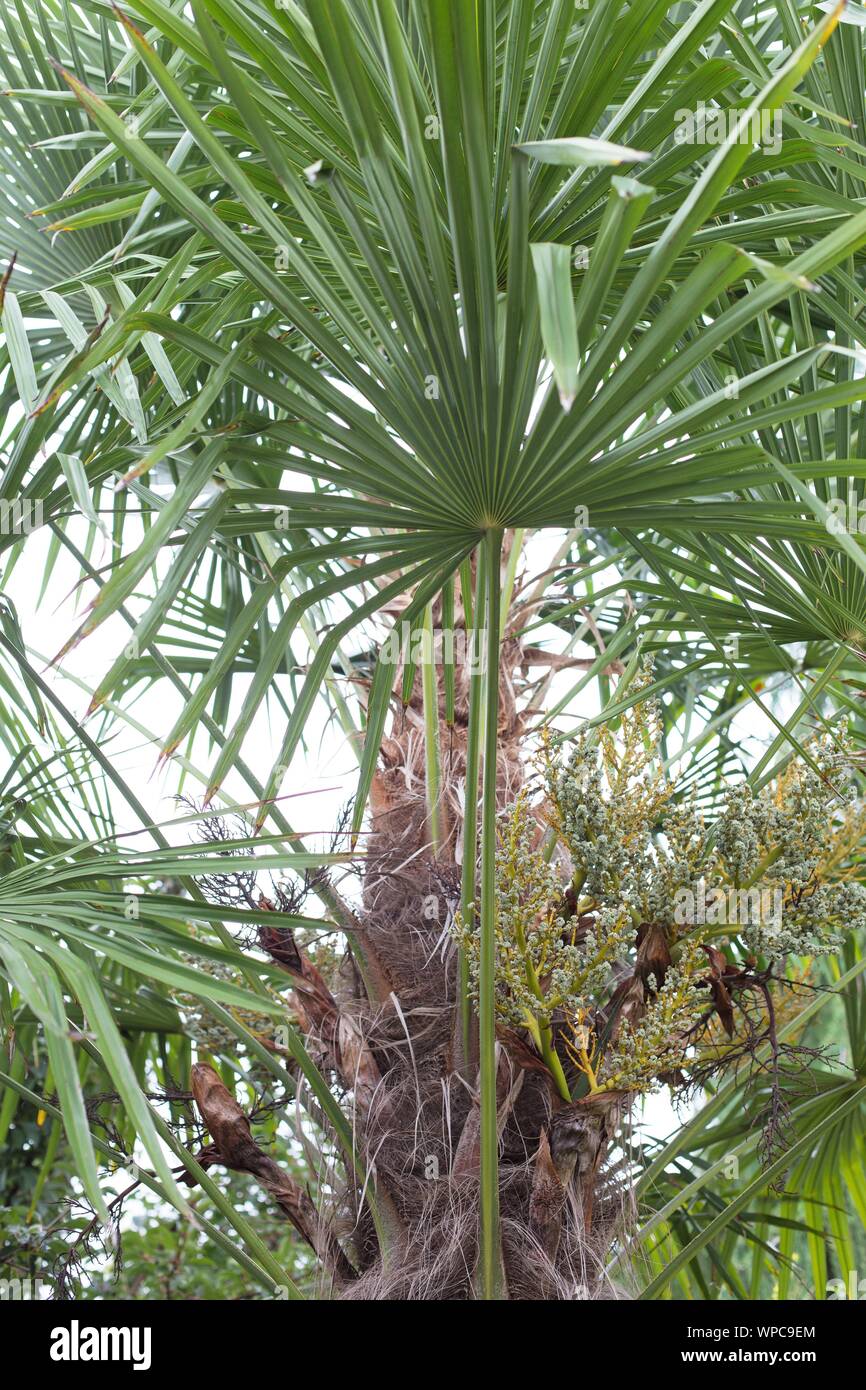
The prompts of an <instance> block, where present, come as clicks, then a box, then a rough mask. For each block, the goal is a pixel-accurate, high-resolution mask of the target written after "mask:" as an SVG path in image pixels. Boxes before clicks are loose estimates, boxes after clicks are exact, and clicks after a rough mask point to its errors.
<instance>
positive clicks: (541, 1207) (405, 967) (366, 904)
mask: <svg viewBox="0 0 866 1390" xmlns="http://www.w3.org/2000/svg"><path fill="white" fill-rule="evenodd" d="M490 556H496V549H495V548H494V547H493V546H491V547H490V551H489V554H488V570H487V575H488V581H490V567H489V558H490ZM494 563H495V565H496V570H497V571H498V569H499V563H498V560H495V561H494ZM498 578H499V576H498V573H496V574H495V575H494V576H493V581H492V582H488V584H487V594H488V605H487V606H488V611H490V610H491V609H492V610H493V612H494V624H493V627H494V634H495V630H496V629H497V627H498V623H497V621H496V618H497V617H498V601H499V598H498V595H499V583H498ZM482 597H483V596H482ZM477 598H478V595H477V594H476V600H477ZM433 620H434V624H435V625H436V626H437V627H438V625H439V623H440V621H441V612H440V609H439V606H438V605H437V606H436V607H435V608H434V613H433ZM455 623H456V626H457V628H458V631H459V633H461V634H462V635H463V637H465V633H466V627H465V621H464V614H463V609H462V605H461V604H460V603H459V602H458V604H457V611H456V614H455ZM494 642H495V644H496V646H497V647H498V649H499V655H500V660H499V662H498V663H494V662H491V663H490V673H491V675H493V676H494V679H493V680H491V679H488V680H487V693H488V700H487V713H486V718H487V726H486V730H485V738H484V744H485V755H486V762H487V773H486V776H485V777H484V795H483V797H482V798H481V800H482V803H483V804H482V808H481V809H482V833H481V837H480V839H481V853H480V854H479V855H478V856H476V855H475V854H474V853H473V854H472V858H473V859H476V858H477V863H476V864H475V873H474V875H473V873H472V865H471V864H470V863H467V862H464V844H465V842H466V841H468V843H469V844H470V846H474V844H475V840H476V836H475V834H474V826H473V825H472V823H471V822H470V830H471V831H472V832H473V833H471V834H468V835H465V834H464V809H465V805H466V787H467V769H468V770H469V782H470V783H471V781H472V773H473V770H474V769H475V765H476V759H475V756H474V750H473V741H474V740H475V741H477V738H478V732H477V731H474V732H471V731H470V709H471V708H472V707H473V706H474V708H475V709H478V707H479V705H480V701H479V700H478V699H477V698H476V699H475V700H474V701H473V699H472V665H471V663H469V662H462V663H460V664H457V665H456V669H455V688H454V698H453V719H452V720H449V719H448V718H447V713H448V703H449V702H448V701H447V699H446V693H445V682H444V680H443V673H442V669H441V667H437V685H436V692H437V697H438V703H439V709H438V723H439V727H438V736H439V737H438V744H439V748H440V750H441V766H440V768H439V773H438V778H439V796H438V804H437V805H436V806H435V808H434V809H435V822H436V825H437V827H438V834H437V835H436V837H435V839H433V838H432V837H431V833H430V824H431V807H430V804H429V798H428V795H427V781H426V779H427V777H428V775H429V769H430V759H429V757H428V756H427V749H426V745H425V708H424V689H423V685H424V682H423V678H422V675H423V673H421V672H416V675H415V681H414V686H413V689H412V693H411V697H410V699H409V700H408V702H407V703H406V704H405V706H404V705H402V703H400V701H399V692H400V689H401V686H402V672H398V675H397V681H396V683H395V687H394V689H395V697H396V699H395V704H396V705H397V709H396V713H395V715H394V717H393V720H392V726H391V728H390V730H389V732H388V734H387V736H386V737H385V739H384V740H383V742H382V748H381V767H380V768H379V769H378V771H377V773H376V776H375V779H374V782H373V786H372V790H371V798H370V803H371V833H370V835H369V837H368V840H367V851H366V856H365V860H364V866H365V867H364V878H363V895H362V908H361V911H360V913H359V915H358V921H357V923H356V925H355V935H356V936H357V939H358V941H359V943H360V945H361V947H362V949H363V951H364V954H365V957H366V960H367V963H368V966H369V967H370V968H371V969H372V971H373V973H374V976H375V979H376V980H377V982H378V986H377V989H378V995H377V997H375V998H373V997H371V995H370V992H369V991H368V990H367V989H365V988H364V986H363V983H362V980H361V976H360V973H359V972H358V971H357V970H352V969H348V970H344V971H343V972H341V976H340V979H339V980H338V981H336V982H335V981H331V982H330V983H329V982H326V981H325V979H324V978H323V977H322V975H321V973H320V972H319V970H318V969H317V968H316V966H315V965H314V963H313V962H312V960H310V959H309V958H308V957H307V956H306V955H305V954H304V953H303V951H301V950H300V949H299V948H298V946H297V945H296V943H295V941H294V939H293V938H292V935H291V933H290V931H289V930H288V929H285V928H281V927H280V926H279V917H278V916H277V915H275V919H274V927H273V928H269V929H267V930H262V932H261V934H260V940H261V944H262V945H263V946H264V948H265V949H266V950H267V951H268V952H269V953H270V955H271V956H272V958H273V959H275V960H276V961H278V962H279V963H280V965H281V966H282V967H283V968H284V969H286V970H287V971H288V972H289V973H290V974H291V975H292V978H293V981H294V987H295V1007H296V1011H297V1015H298V1017H299V1019H300V1021H301V1023H302V1026H303V1028H304V1030H305V1032H306V1033H307V1036H308V1039H309V1046H310V1047H311V1049H312V1050H313V1052H314V1055H315V1056H316V1057H317V1060H318V1061H319V1063H320V1065H321V1066H322V1068H323V1070H325V1071H326V1072H327V1073H329V1074H330V1076H331V1077H332V1079H333V1081H334V1082H335V1083H336V1085H337V1086H338V1087H340V1088H341V1089H342V1090H343V1091H344V1092H345V1093H346V1094H347V1096H348V1097H349V1102H348V1105H347V1112H348V1111H351V1117H352V1120H353V1123H354V1127H355V1132H356V1136H357V1139H356V1142H357V1146H358V1150H359V1152H360V1155H361V1158H362V1161H363V1162H364V1164H366V1165H367V1166H368V1168H369V1170H370V1172H371V1175H372V1177H373V1181H374V1185H375V1192H376V1194H377V1197H378V1199H379V1200H384V1201H385V1202H386V1203H387V1204H388V1206H389V1209H390V1210H391V1211H392V1213H393V1214H394V1216H395V1218H396V1220H395V1222H394V1224H393V1225H392V1231H393V1230H395V1229H396V1230H397V1235H396V1239H395V1240H394V1241H393V1242H392V1243H391V1245H390V1248H389V1249H388V1250H387V1251H385V1250H383V1248H382V1242H381V1240H379V1239H377V1237H376V1234H375V1232H374V1230H373V1226H372V1222H371V1221H370V1219H369V1215H368V1213H367V1211H366V1209H365V1208H364V1207H363V1204H359V1210H357V1211H355V1212H354V1218H355V1221H356V1225H355V1229H354V1231H353V1233H352V1235H351V1236H349V1237H348V1238H346V1237H344V1244H343V1246H342V1247H341V1246H340V1245H339V1244H338V1242H337V1241H336V1239H335V1238H334V1236H333V1235H332V1234H331V1231H330V1230H329V1229H328V1222H327V1221H325V1220H320V1223H319V1224H317V1223H315V1222H313V1221H312V1220H311V1212H310V1204H309V1202H305V1201H303V1195H302V1194H301V1193H299V1192H290V1191H288V1190H287V1189H288V1187H291V1183H289V1182H287V1181H283V1182H282V1183H280V1182H279V1181H277V1178H276V1176H275V1174H274V1172H273V1165H265V1167H266V1171H265V1167H263V1159H262V1156H261V1155H260V1153H259V1152H258V1151H257V1150H255V1146H253V1148H252V1150H250V1151H249V1152H247V1148H248V1145H247V1130H248V1127H247V1129H246V1130H245V1129H244V1124H243V1117H242V1116H241V1117H240V1120H238V1119H237V1117H235V1129H236V1128H237V1125H240V1130H241V1134H242V1138H243V1140H244V1143H243V1145H242V1146H241V1158H240V1159H239V1157H238V1153H237V1152H234V1153H233V1154H231V1155H230V1154H228V1153H227V1154H226V1155H225V1161H226V1162H227V1163H228V1166H231V1167H238V1166H241V1167H243V1166H244V1162H245V1161H246V1160H249V1162H248V1164H247V1167H246V1171H249V1172H250V1173H251V1174H252V1175H254V1176H255V1177H256V1178H257V1179H258V1180H259V1181H260V1182H262V1183H264V1185H265V1186H266V1187H268V1188H269V1190H271V1191H272V1192H273V1193H274V1195H275V1199H276V1200H277V1202H278V1203H279V1205H280V1206H281V1208H282V1209H283V1210H284V1211H286V1212H287V1214H288V1215H289V1217H290V1219H292V1220H293V1221H294V1224H295V1225H296V1228H297V1229H298V1230H299V1232H300V1233H301V1235H302V1236H303V1238H304V1239H305V1240H306V1241H307V1242H308V1244H309V1245H310V1246H311V1248H312V1249H314V1250H315V1251H316V1253H317V1255H319V1257H320V1259H321V1262H322V1266H323V1270H324V1271H325V1273H326V1274H327V1276H328V1279H329V1281H331V1286H332V1288H333V1290H334V1292H335V1293H336V1296H338V1297H340V1298H360V1299H378V1298H387V1299H398V1300H416V1299H434V1300H435V1299H458V1300H459V1299H472V1298H476V1297H505V1298H517V1299H545V1300H547V1299H551V1298H553V1299H558V1298H561V1299H574V1298H579V1297H599V1296H611V1289H610V1288H609V1287H608V1286H607V1285H606V1282H605V1278H604V1273H603V1266H604V1256H605V1253H606V1250H607V1248H608V1247H609V1245H610V1242H611V1239H612V1237H613V1235H614V1233H615V1230H616V1228H617V1221H618V1219H619V1213H620V1206H619V1202H618V1199H617V1198H616V1196H615V1194H614V1192H613V1191H609V1190H608V1185H607V1183H606V1181H605V1177H604V1161H605V1157H606V1155H607V1152H608V1146H609V1143H610V1138H611V1135H612V1132H613V1129H614V1127H615V1125H616V1123H617V1120H618V1118H619V1103H618V1099H617V1097H615V1096H610V1095H605V1096H604V1097H601V1098H597V1099H594V1098H592V1097H587V1098H584V1099H581V1100H578V1101H575V1102H572V1101H566V1100H565V1099H564V1098H563V1096H562V1094H561V1087H558V1086H557V1084H556V1081H555V1079H554V1076H553V1075H552V1074H551V1071H550V1069H549V1067H548V1066H547V1065H546V1064H545V1061H544V1060H543V1058H542V1056H541V1055H539V1053H538V1051H537V1050H536V1049H535V1048H534V1047H533V1045H532V1043H531V1041H530V1040H529V1039H528V1037H524V1036H523V1035H521V1034H519V1033H517V1032H514V1031H511V1030H509V1029H506V1028H503V1027H502V1026H501V1025H500V1024H497V1022H496V1020H495V1016H494V1012H493V991H494V988H495V979H494V977H493V976H494V971H495V954H494V953H495V920H494V909H495V883H494V881H493V857H492V849H493V847H494V845H495V817H496V814H497V812H498V811H501V810H502V809H503V808H505V807H508V806H510V805H512V804H513V802H514V799H515V797H516V796H517V793H518V792H519V790H520V788H521V787H522V786H523V783H524V779H525V766H524V757H523V750H522V742H523V735H524V722H523V719H522V717H521V714H520V711H519V709H518V702H517V698H516V694H515V691H516V689H517V688H518V686H519V685H520V673H521V670H524V671H525V667H526V660H527V655H526V652H525V650H524V647H523V645H522V643H521V641H520V639H519V637H518V636H515V635H514V633H513V632H512V631H511V629H510V627H509V626H508V625H506V630H505V633H504V635H503V639H502V641H501V645H500V644H499V642H498V638H497V636H496V635H494ZM462 650H470V648H469V646H468V644H467V645H466V646H465V647H463V648H462ZM489 660H490V655H489V652H488V661H489ZM476 694H477V692H476ZM429 698H430V690H429V684H428V690H427V699H428V710H427V718H428V728H427V736H428V737H429ZM470 797H471V793H470ZM485 846H486V847H487V854H486V857H485ZM485 872H486V875H487V879H486V881H483V878H484V873H485ZM469 885H472V887H469ZM467 889H468V890H469V891H468V893H467ZM479 889H480V899H481V901H480V906H479V907H477V910H478V911H479V913H480V915H481V917H482V924H481V925H482V937H483V936H484V934H485V932H486V937H487V939H486V941H485V942H484V946H485V947H486V949H487V957H486V962H484V963H483V965H482V978H481V981H480V990H479V993H480V998H481V1008H480V1010H479V1011H478V1012H480V1019H479V1017H478V1016H477V1013H476V1011H475V1010H474V1009H473V1008H472V1006H471V1005H470V1006H469V1009H468V1010H467V1001H466V997H465V991H466V988H467V984H466V973H465V971H464V970H463V969H462V962H461V960H460V953H459V951H458V949H457V947H456V946H455V944H454V942H453V940H452V938H451V936H450V934H449V924H450V923H451V922H452V921H453V918H454V915H455V913H457V912H458V910H459V909H460V906H461V890H462V895H463V899H464V909H465V907H466V898H467V896H469V897H475V898H476V899H477V898H478V896H479V891H478V890H479ZM473 909H474V910H475V909H476V905H473ZM485 915H486V921H485V920H484V919H485ZM482 949H484V947H483V948H482ZM485 970H486V972H487V973H486V978H485V977H484V972H485ZM485 998H486V1001H487V1002H486V1005H485ZM467 1017H468V1020H469V1026H468V1028H467V1026H466V1019H467ZM479 1025H480V1026H479ZM202 1075H203V1074H201V1073H200V1074H199V1078H198V1082H197V1086H196V1096H197V1100H198V1103H199V1108H200V1109H201V1111H202V1114H203V1116H204V1118H205V1120H206V1122H207V1123H208V1128H209V1130H210V1132H211V1134H212V1135H213V1136H214V1137H215V1136H216V1130H215V1127H214V1126H215V1124H217V1125H219V1123H221V1122H222V1123H223V1126H224V1116H223V1115H222V1112H221V1111H220V1109H219V1107H215V1106H214V1105H210V1107H209V1104H208V1098H207V1097H208V1094H209V1092H208V1086H206V1085H205V1084H204V1081H203V1080H202ZM577 1079H578V1078H577V1074H576V1073H572V1074H571V1081H572V1082H573V1083H575V1084H576V1083H577ZM217 1081H218V1079H217ZM208 1084H209V1085H210V1094H212V1095H214V1096H217V1097H218V1099H219V1101H220V1105H221V1106H222V1107H224V1106H225V1096H224V1095H222V1092H221V1090H220V1088H219V1086H218V1085H217V1084H215V1083H214V1078H213V1077H210V1078H209V1079H208ZM223 1089H224V1088H223ZM210 1111H213V1112H214V1113H210ZM233 1132H234V1131H233ZM223 1147H224V1145H223V1144H221V1143H220V1141H219V1140H217V1145H216V1148H217V1153H219V1151H221V1149H222V1148H223ZM236 1147H237V1146H235V1148H236ZM491 1150H492V1158H493V1165H492V1169H493V1171H492V1174H491V1172H490V1171H489V1168H488V1172H487V1174H486V1175H485V1171H484V1168H485V1161H486V1162H487V1163H488V1165H490V1157H491ZM244 1155H246V1158H244ZM250 1155H252V1156H250ZM485 1155H486V1157H485ZM209 1157H210V1161H211V1162H218V1161H220V1160H219V1157H218V1156H214V1155H213V1154H211V1155H209ZM485 1177H486V1182H485ZM491 1181H492V1198H493V1200H492V1201H491V1194H490V1185H491ZM354 1198H355V1200H356V1201H358V1200H359V1193H358V1192H357V1191H355V1193H354ZM343 1224H344V1225H345V1224H346V1223H345V1222H344V1223H343Z"/></svg>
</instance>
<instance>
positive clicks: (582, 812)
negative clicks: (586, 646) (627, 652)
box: [454, 664, 866, 1098]
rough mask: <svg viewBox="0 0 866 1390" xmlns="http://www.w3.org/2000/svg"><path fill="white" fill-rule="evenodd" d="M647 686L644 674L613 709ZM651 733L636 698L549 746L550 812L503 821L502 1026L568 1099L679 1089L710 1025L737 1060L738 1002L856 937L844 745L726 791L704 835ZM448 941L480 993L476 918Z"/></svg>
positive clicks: (853, 839) (857, 839)
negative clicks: (525, 1036)
mask: <svg viewBox="0 0 866 1390" xmlns="http://www.w3.org/2000/svg"><path fill="white" fill-rule="evenodd" d="M651 680H652V669H651V667H650V666H649V665H647V664H645V665H644V666H643V668H642V669H641V671H640V674H639V676H638V678H637V680H636V681H635V682H634V683H633V685H632V687H631V689H630V690H628V691H623V692H622V693H623V696H624V697H625V696H631V697H640V695H641V691H643V690H644V689H645V688H646V686H647V685H648V684H649V683H650V681H651ZM660 729H661V720H660V712H659V709H658V707H657V705H656V704H655V703H654V702H653V700H652V699H648V698H643V699H640V698H638V699H637V700H636V702H635V703H634V704H633V705H632V706H631V708H630V709H628V710H627V711H626V712H625V713H624V714H622V715H621V716H620V718H619V719H618V720H616V721H615V723H612V724H611V725H610V726H608V727H601V728H599V729H598V730H597V731H595V732H593V731H586V732H584V733H582V734H581V735H580V736H578V738H577V739H576V740H575V742H574V743H573V745H572V746H571V748H570V750H569V751H568V753H567V755H566V756H565V757H564V758H563V757H557V756H555V755H554V753H553V751H552V749H551V746H550V744H546V745H545V747H544V748H543V750H542V773H543V780H544V788H545V793H546V795H545V797H544V799H543V801H541V802H540V803H539V804H538V805H535V806H533V805H532V804H531V802H530V798H529V795H528V794H527V792H525V791H524V792H522V793H521V794H520V796H519V797H518V798H517V801H516V803H515V805H514V806H513V807H511V808H510V809H509V810H508V811H507V812H505V813H504V814H503V815H502V816H501V817H500V822H499V841H498V849H497V855H496V891H497V902H496V927H495V931H496V952H497V975H496V978H497V994H496V1008H497V1013H498V1015H499V1017H500V1018H501V1019H502V1020H503V1021H504V1022H507V1023H508V1024H510V1025H511V1026H512V1027H517V1028H523V1029H526V1031H527V1032H528V1033H529V1035H530V1037H531V1038H532V1039H533V1041H534V1042H535V1044H536V1046H537V1047H538V1050H539V1052H540V1053H541V1055H542V1056H543V1058H544V1060H545V1062H546V1063H547V1064H548V1066H549V1068H550V1070H551V1073H552V1075H553V1077H554V1080H555V1082H556V1084H557V1086H558V1087H559V1090H560V1093H561V1094H562V1095H563V1096H564V1097H565V1098H568V1097H570V1096H572V1095H573V1094H574V1093H575V1087H577V1086H581V1087H585V1086H587V1085H588V1087H589V1090H590V1091H591V1092H597V1091H611V1090H617V1091H620V1090H621V1091H627V1092H641V1091H646V1090H648V1089H651V1088H652V1087H653V1086H655V1085H657V1084H658V1083H659V1081H661V1080H664V1079H666V1078H670V1077H671V1076H672V1075H675V1074H679V1073H681V1072H682V1071H683V1070H684V1069H687V1067H688V1057H689V1055H692V1057H694V1056H695V1055H696V1053H695V1047H696V1043H697V1042H698V1035H699V1034H702V1033H706V1032H707V1029H708V1025H709V1021H710V1019H711V1018H712V1017H713V1016H714V1015H715V1014H716V1013H718V1017H719V1020H720V1022H721V1026H722V1030H723V1032H724V1033H725V1034H726V1037H727V1041H728V1043H730V1045H731V1050H732V1052H734V1053H735V1052H736V1049H737V1043H736V1039H735V1028H736V1017H735V1012H736V999H735V997H734V996H736V992H737V990H740V991H743V992H745V993H746V995H747V996H748V999H749V1000H753V999H754V998H755V997H756V996H755V994H754V990H753V992H752V993H751V994H748V991H749V988H750V987H751V986H755V987H757V989H758V991H759V993H760V991H761V990H765V989H766V986H767V981H768V979H769V978H770V976H771V975H772V972H773V969H774V967H775V965H776V963H777V962H778V961H780V960H781V959H782V958H784V957H785V956H787V955H794V956H799V957H813V956H816V955H821V954H826V953H828V952H830V951H834V950H836V949H838V947H839V945H840V943H841V941H842V934H843V933H844V932H846V931H850V930H854V929H857V928H858V927H861V926H866V886H864V885H863V884H861V883H860V882H859V881H857V879H856V878H855V876H854V875H855V874H856V872H857V862H856V857H855V854H854V852H855V850H856V849H857V848H858V846H859V845H860V843H861V841H862V840H863V838H864V835H866V808H864V806H863V805H861V804H860V802H859V801H858V800H857V797H856V794H855V792H854V789H853V786H852V763H851V751H850V746H849V744H848V741H847V736H846V733H845V731H844V729H843V730H842V733H841V734H837V735H834V736H833V737H829V736H824V737H821V738H818V739H816V740H814V741H813V742H812V743H811V744H810V745H809V746H808V748H807V755H806V758H804V759H802V760H795V761H793V762H791V763H790V764H789V766H788V767H787V769H786V770H785V771H784V772H783V773H782V774H781V776H779V777H778V778H776V779H775V780H774V781H773V782H771V783H770V784H769V785H768V786H766V787H765V788H763V789H762V790H760V791H757V792H754V791H752V790H751V789H750V788H749V787H748V786H737V787H736V788H732V789H731V790H730V791H729V793H728V795H727V797H726V799H725V801H724V804H723V807H722V811H721V814H720V815H719V817H718V819H717V821H716V822H715V825H714V826H712V827H711V828H710V827H708V826H707V825H705V823H704V820H703V817H702V816H701V814H700V813H699V812H698V810H697V809H696V807H695V806H693V805H691V804H689V803H688V802H682V801H677V800H675V786H674V785H673V784H672V783H671V782H670V781H669V779H668V778H667V777H666V775H665V773H664V769H663V762H662V758H661V756H660ZM454 935H455V937H456V939H457V941H458V942H459V944H460V946H461V947H462V949H463V951H464V952H465V955H466V959H467V961H468V964H469V971H470V978H471V980H472V981H473V983H474V986H475V989H476V991H477V980H478V964H479V937H478V933H477V930H476V927H475V923H474V918H473V919H470V920H469V921H464V920H463V919H462V918H461V917H460V916H458V918H457V921H456V924H455V927H454ZM752 971H757V972H758V973H757V974H750V972H752ZM737 1017H739V1018H740V1019H741V1020H744V1018H745V1014H744V1011H743V1010H742V1009H741V1010H740V1013H739V1015H737ZM743 1027H744V1028H745V1027H746V1023H745V1022H743ZM751 1036H752V1037H754V1036H755V1034H754V1029H752V1032H751ZM722 1050H723V1051H724V1048H723V1049H722ZM569 1072H570V1075H568V1073H569ZM581 1076H582V1077H583V1078H584V1080H583V1081H581V1080H580V1077H581Z"/></svg>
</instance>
